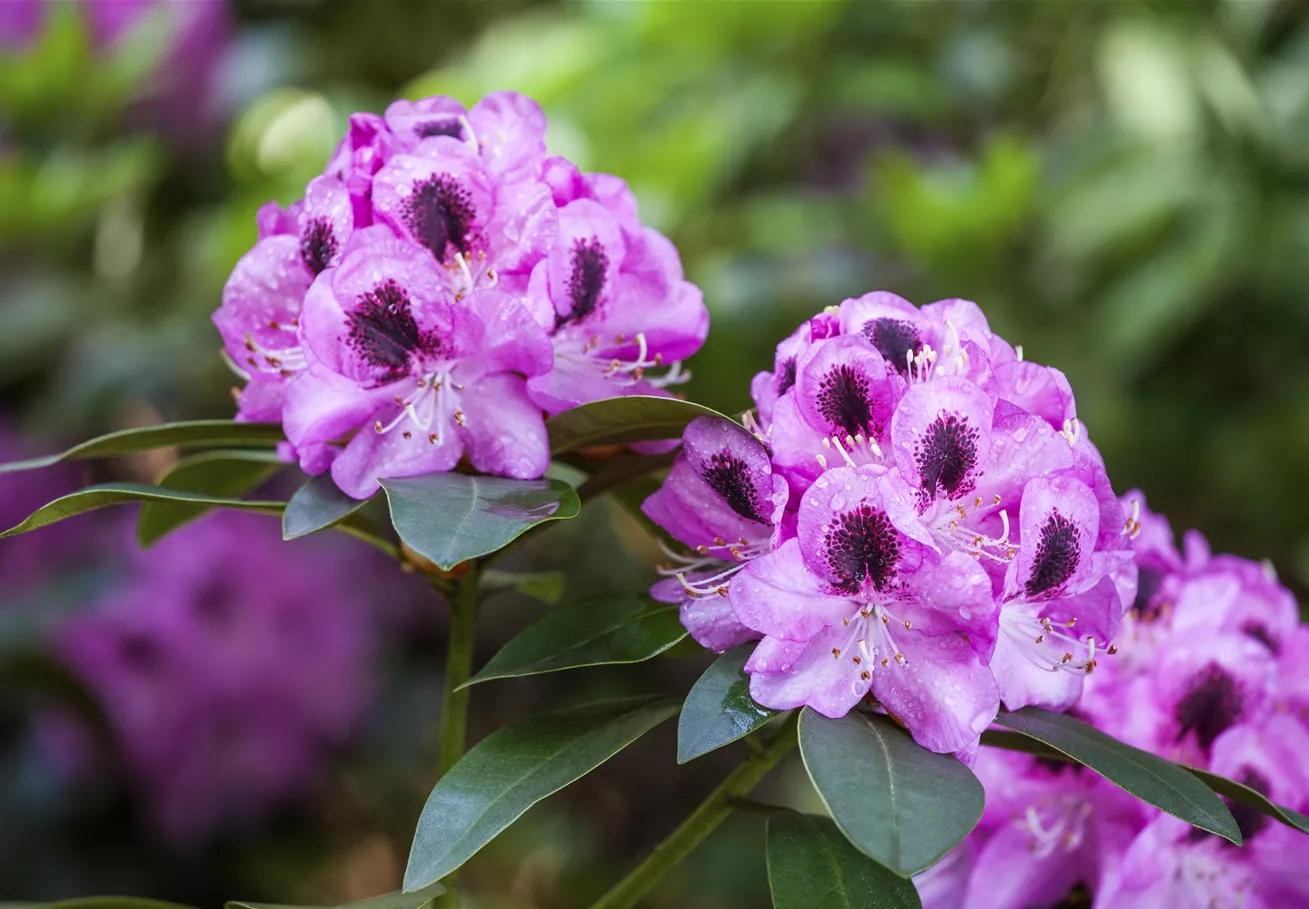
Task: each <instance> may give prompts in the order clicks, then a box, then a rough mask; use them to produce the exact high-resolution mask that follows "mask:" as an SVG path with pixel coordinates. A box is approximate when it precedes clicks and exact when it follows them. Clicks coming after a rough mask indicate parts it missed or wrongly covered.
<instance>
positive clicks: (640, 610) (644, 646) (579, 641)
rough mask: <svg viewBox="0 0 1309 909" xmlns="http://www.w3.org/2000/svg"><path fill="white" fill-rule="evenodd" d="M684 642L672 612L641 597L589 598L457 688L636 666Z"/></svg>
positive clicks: (554, 615) (539, 624)
mask: <svg viewBox="0 0 1309 909" xmlns="http://www.w3.org/2000/svg"><path fill="white" fill-rule="evenodd" d="M684 637H686V629H685V628H683V627H682V623H681V622H680V621H679V620H678V618H677V607H676V606H671V605H668V604H666V603H659V602H656V601H654V600H652V599H650V598H649V597H648V596H644V595H641V594H627V595H621V596H599V597H592V598H591V599H588V600H583V601H582V602H580V603H572V604H570V605H568V606H564V607H561V608H559V609H556V610H554V611H553V612H549V613H547V614H546V615H545V617H544V618H542V619H539V620H538V621H536V622H535V623H533V624H531V625H529V626H527V627H526V628H524V629H523V630H522V631H521V632H519V634H518V635H517V636H516V637H515V638H514V639H513V640H511V641H510V642H509V643H508V644H505V645H504V647H502V648H501V649H500V652H499V653H497V654H496V655H495V656H493V657H491V660H490V662H488V663H487V664H486V665H485V666H483V667H482V669H481V671H480V672H478V673H477V674H476V675H474V676H473V677H472V678H471V679H469V680H468V681H467V682H465V683H464V684H463V685H461V686H460V687H461V688H463V687H467V686H468V685H475V684H477V683H478V682H486V681H489V680H491V679H508V678H516V677H518V676H523V675H539V674H540V673H543V672H558V671H559V670H560V669H576V668H578V667H581V666H600V665H604V664H606V663H640V662H642V661H643V660H648V659H651V658H652V657H656V656H658V655H659V654H661V653H663V652H664V651H665V650H667V649H668V648H669V647H672V646H673V645H674V644H676V643H677V642H678V641H680V640H682V638H684Z"/></svg>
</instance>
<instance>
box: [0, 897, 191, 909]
mask: <svg viewBox="0 0 1309 909" xmlns="http://www.w3.org/2000/svg"><path fill="white" fill-rule="evenodd" d="M0 906H6V907H14V909H17V907H20V906H21V907H23V909H37V907H38V906H39V907H40V909H191V907H190V906H186V905H184V904H182V903H169V902H165V901H164V900H152V899H146V898H145V897H142V896H79V897H75V898H73V899H68V900H55V901H54V902H50V903H0Z"/></svg>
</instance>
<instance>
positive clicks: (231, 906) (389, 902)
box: [226, 884, 445, 909]
mask: <svg viewBox="0 0 1309 909" xmlns="http://www.w3.org/2000/svg"><path fill="white" fill-rule="evenodd" d="M442 893H445V888H444V887H442V886H441V885H440V884H430V885H428V886H426V887H424V888H422V889H421V890H415V891H413V892H412V893H407V892H405V891H403V890H397V891H396V892H394V893H384V894H382V895H381V896H375V897H372V898H371V899H366V900H355V901H354V902H353V903H341V904H339V905H335V906H329V905H317V906H293V905H287V904H285V903H248V902H246V901H244V900H229V901H228V903H227V907H226V909H423V907H425V906H427V904H428V903H430V902H431V901H432V900H434V899H436V898H437V897H438V896H440V895H441V894H442Z"/></svg>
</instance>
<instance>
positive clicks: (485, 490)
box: [382, 473, 582, 571]
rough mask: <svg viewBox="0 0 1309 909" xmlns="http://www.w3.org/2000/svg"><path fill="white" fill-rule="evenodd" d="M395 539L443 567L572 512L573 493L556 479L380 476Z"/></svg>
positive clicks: (573, 514)
mask: <svg viewBox="0 0 1309 909" xmlns="http://www.w3.org/2000/svg"><path fill="white" fill-rule="evenodd" d="M382 488H383V489H384V490H385V491H386V499H387V502H388V503H389V504H390V506H391V523H393V524H394V525H395V530H396V533H398V534H399V535H400V539H401V540H403V541H404V542H405V544H406V545H407V546H408V547H409V548H410V549H412V550H413V551H414V552H416V553H418V554H419V555H421V556H423V557H425V558H427V559H430V560H431V561H433V562H435V563H436V566H437V567H438V568H440V569H441V570H442V571H449V570H450V569H452V568H454V567H455V566H456V565H458V564H459V563H460V562H464V561H467V560H468V559H475V558H477V557H478V556H483V555H486V554H488V553H492V552H496V551H498V550H500V549H503V548H504V547H505V546H507V545H509V544H510V543H512V542H513V541H514V540H516V539H517V538H518V537H519V536H520V535H521V534H523V533H524V532H525V531H527V530H528V529H530V528H532V527H535V526H536V525H537V524H540V523H543V522H545V521H558V520H561V519H564V518H573V517H576V516H577V512H578V510H579V509H580V508H581V507H582V506H581V503H580V502H579V501H578V499H577V491H576V490H574V489H573V487H571V486H569V485H568V484H567V483H564V482H562V481H561V480H510V479H506V478H504V477H483V476H470V475H468V474H464V473H431V474H427V475H426V476H421V477H408V478H406V479H402V480H382Z"/></svg>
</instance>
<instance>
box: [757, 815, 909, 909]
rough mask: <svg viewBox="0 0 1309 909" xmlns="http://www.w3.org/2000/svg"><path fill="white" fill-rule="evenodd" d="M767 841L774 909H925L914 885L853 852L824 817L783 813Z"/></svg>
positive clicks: (773, 818)
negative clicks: (820, 908)
mask: <svg viewBox="0 0 1309 909" xmlns="http://www.w3.org/2000/svg"><path fill="white" fill-rule="evenodd" d="M765 836H766V840H765V847H764V848H765V852H766V854H767V857H768V887H769V889H770V890H772V892H773V906H774V907H775V909H816V907H822V909H922V903H921V902H920V901H919V899H918V891H917V890H916V889H915V888H914V885H913V884H912V883H911V882H910V881H907V880H905V879H904V878H901V877H897V876H896V875H895V874H893V873H891V872H890V871H888V870H887V869H886V868H883V867H882V866H881V865H879V864H877V862H875V861H873V860H872V859H870V858H869V857H868V856H866V855H864V854H863V853H862V852H860V851H859V850H857V849H855V848H854V847H853V846H851V845H850V843H849V841H847V840H846V838H845V837H844V836H842V835H841V831H840V830H839V829H837V826H836V825H835V824H833V823H832V822H831V821H830V820H828V819H827V818H825V817H817V816H815V815H812V814H799V813H797V812H795V811H778V812H775V813H774V814H773V815H772V816H771V817H769V818H768V827H767V833H766V835H765Z"/></svg>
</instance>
